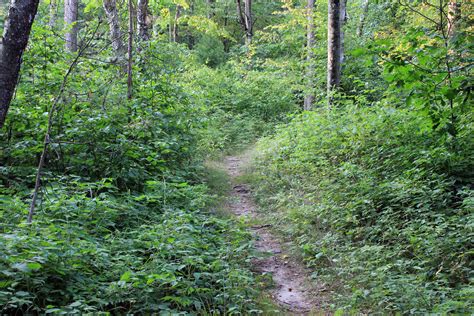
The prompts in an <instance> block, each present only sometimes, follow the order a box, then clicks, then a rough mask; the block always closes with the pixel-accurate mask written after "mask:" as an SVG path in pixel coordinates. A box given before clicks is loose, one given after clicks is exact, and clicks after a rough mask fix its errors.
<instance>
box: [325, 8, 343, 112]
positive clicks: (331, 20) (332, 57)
mask: <svg viewBox="0 0 474 316" xmlns="http://www.w3.org/2000/svg"><path fill="white" fill-rule="evenodd" d="M341 1H344V0H329V2H328V70H327V71H328V73H327V77H328V78H327V90H328V104H329V105H331V103H332V96H331V95H332V93H333V90H335V89H336V88H337V87H338V86H339V83H340V81H341V67H340V61H341V19H340V13H341Z"/></svg>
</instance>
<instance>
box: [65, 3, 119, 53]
mask: <svg viewBox="0 0 474 316" xmlns="http://www.w3.org/2000/svg"><path fill="white" fill-rule="evenodd" d="M66 1H68V0H66ZM103 4H104V11H105V15H106V16H107V22H108V23H109V32H110V40H111V41H112V48H113V49H114V51H115V54H116V55H117V57H122V54H124V45H123V42H122V32H121V31H120V22H119V16H118V11H117V3H116V2H115V0H104V3H103Z"/></svg>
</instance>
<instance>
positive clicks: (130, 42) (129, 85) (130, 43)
mask: <svg viewBox="0 0 474 316" xmlns="http://www.w3.org/2000/svg"><path fill="white" fill-rule="evenodd" d="M132 54H133V8H132V0H128V62H127V99H129V100H131V99H132V57H133V55H132Z"/></svg>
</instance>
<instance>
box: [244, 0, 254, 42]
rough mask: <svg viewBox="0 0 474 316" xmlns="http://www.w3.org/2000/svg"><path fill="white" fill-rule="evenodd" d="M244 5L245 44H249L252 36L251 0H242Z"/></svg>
mask: <svg viewBox="0 0 474 316" xmlns="http://www.w3.org/2000/svg"><path fill="white" fill-rule="evenodd" d="M244 5H245V28H246V34H245V35H246V37H245V38H246V44H247V46H249V45H250V44H251V43H252V38H253V18H252V0H244Z"/></svg>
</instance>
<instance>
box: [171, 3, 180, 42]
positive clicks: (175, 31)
mask: <svg viewBox="0 0 474 316" xmlns="http://www.w3.org/2000/svg"><path fill="white" fill-rule="evenodd" d="M180 16H181V6H180V5H177V6H176V13H175V15H174V23H173V42H175V43H177V42H178V19H179V17H180Z"/></svg>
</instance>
